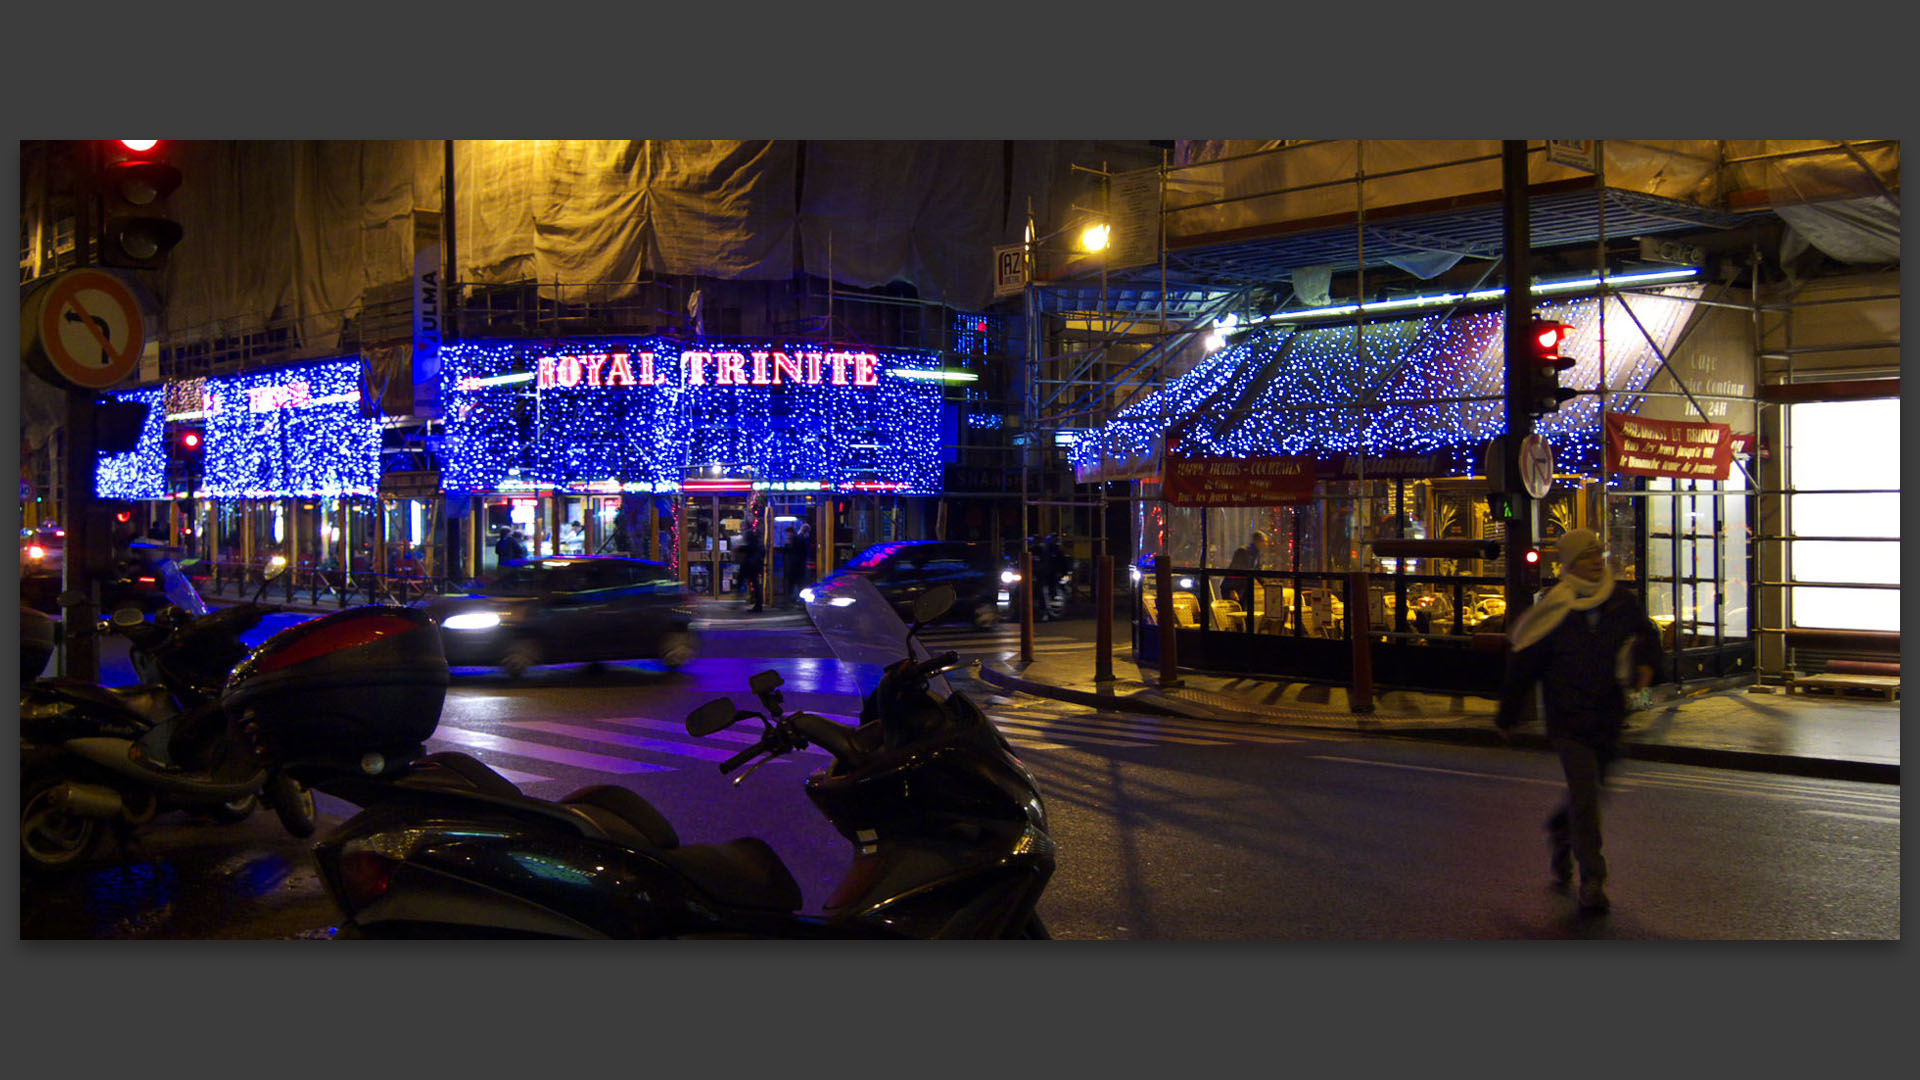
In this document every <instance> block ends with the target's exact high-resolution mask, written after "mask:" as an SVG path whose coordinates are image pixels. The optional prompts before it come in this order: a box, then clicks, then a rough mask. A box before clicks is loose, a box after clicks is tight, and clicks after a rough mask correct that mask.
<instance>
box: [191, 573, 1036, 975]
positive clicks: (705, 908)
mask: <svg viewBox="0 0 1920 1080" xmlns="http://www.w3.org/2000/svg"><path fill="white" fill-rule="evenodd" d="M870 589H871V586H870V585H869V590H870ZM953 599H954V595H953V590H952V589H951V588H950V587H941V588H938V589H934V590H930V591H929V592H928V593H927V594H925V595H923V596H922V597H921V598H920V600H919V601H918V602H917V603H916V604H915V607H914V618H915V624H914V626H913V628H912V629H907V628H906V626H905V624H904V623H902V622H901V621H900V619H899V617H898V616H897V615H895V614H893V613H892V609H891V608H890V607H889V606H888V605H887V604H886V603H885V602H884V601H882V600H881V598H880V596H879V594H878V593H877V592H875V593H873V594H872V596H871V597H870V598H868V599H867V602H866V603H865V604H861V603H860V601H858V600H856V602H855V605H854V606H857V607H861V608H862V611H863V612H864V613H865V614H866V615H869V616H879V617H880V618H883V619H888V620H891V624H892V626H893V627H895V628H897V629H898V630H905V631H906V634H905V643H904V649H905V651H906V652H907V655H906V657H905V658H901V653H902V651H903V643H902V639H901V637H900V635H899V634H898V633H897V632H896V633H894V634H893V635H891V641H892V644H891V646H890V647H888V646H887V645H886V644H885V642H884V641H882V642H875V641H874V640H873V639H872V637H871V635H870V634H865V635H863V634H858V633H855V634H847V635H842V636H841V638H840V640H841V641H842V642H847V641H857V642H859V643H860V644H859V645H858V647H859V648H861V649H864V650H866V652H867V655H871V654H872V653H874V652H876V651H878V650H881V649H886V651H888V652H889V653H890V656H889V660H890V661H891V663H890V665H889V666H888V667H887V669H886V672H885V674H884V676H883V677H882V679H881V680H880V683H879V685H877V686H876V687H874V689H873V691H872V692H871V693H869V694H868V695H867V696H866V698H865V700H864V701H863V703H862V706H861V716H860V719H861V723H860V726H859V727H858V728H849V727H847V726H845V725H843V724H840V723H838V722H836V721H833V720H830V719H828V718H826V717H823V716H817V715H814V714H812V713H807V712H787V711H785V710H784V709H783V708H782V700H781V694H780V684H781V680H780V676H779V675H778V674H777V673H775V672H772V671H768V672H763V673H761V674H759V675H757V676H754V677H753V678H752V679H751V680H750V686H751V688H752V690H753V692H754V694H755V696H756V697H758V698H759V700H760V702H761V704H762V705H763V706H764V709H765V711H764V712H748V711H743V710H739V709H736V708H735V706H734V704H733V702H732V701H730V700H729V699H726V698H721V699H718V700H715V701H713V702H710V703H708V704H707V705H705V706H703V707H701V708H700V709H697V710H695V711H694V713H693V714H692V715H691V716H689V717H688V718H687V731H688V733H689V734H692V735H696V736H703V735H710V734H713V733H715V732H717V731H720V730H721V729H723V728H726V727H729V726H731V725H733V724H734V723H737V722H739V721H742V720H746V719H750V718H751V719H757V720H759V721H760V722H761V724H762V733H761V736H760V738H759V740H758V741H757V742H756V743H754V744H753V745H752V746H750V747H748V748H747V749H745V750H742V751H741V752H740V753H738V754H736V755H734V756H733V757H732V758H730V759H728V760H727V761H724V762H722V763H721V764H720V770H721V772H722V773H731V772H734V771H736V770H738V769H740V768H742V767H744V766H746V765H747V764H748V763H749V762H752V761H753V760H754V759H755V758H759V759H761V760H760V761H759V762H757V763H755V764H754V766H753V768H752V769H748V770H747V772H745V773H741V774H740V776H738V777H737V778H736V779H735V780H734V783H735V784H736V785H738V784H739V783H740V782H741V781H743V780H744V779H745V778H746V777H747V776H748V775H751V773H752V772H753V771H754V770H755V769H757V768H758V767H759V765H760V764H764V763H765V762H766V761H769V760H772V759H774V758H775V757H778V756H780V755H783V754H788V753H791V752H793V751H795V750H798V749H801V748H804V747H806V746H809V745H816V746H819V747H821V748H823V749H825V750H827V751H828V752H829V753H830V754H831V755H832V757H833V764H832V765H831V766H830V767H829V768H827V769H825V770H823V771H820V772H816V773H814V774H813V775H812V776H810V777H808V778H807V779H806V781H805V786H806V792H807V795H808V797H809V798H810V799H811V800H812V801H813V803H814V805H815V806H816V807H817V808H818V809H819V810H820V811H821V813H823V814H824V815H825V816H826V817H827V819H828V820H829V821H831V822H832V823H833V825H834V827H835V828H836V829H837V830H838V831H839V832H840V833H841V835H843V836H845V837H846V838H847V840H848V841H849V842H850V843H851V844H852V845H853V846H854V853H853V858H852V863H851V865H850V866H849V867H848V870H847V873H846V875H845V877H844V879H843V880H842V881H841V883H840V885H839V887H838V888H837V889H836V890H835V891H834V893H833V894H832V896H831V897H830V898H829V899H828V900H827V901H826V904H825V906H824V910H823V912H822V913H820V914H817V915H816V914H801V913H800V910H799V909H800V907H801V905H802V902H803V901H802V896H801V891H800V887H799V885H798V884H797V883H796V882H795V880H794V877H793V875H792V873H791V872H790V871H789V870H788V868H787V867H786V865H785V864H784V863H783V862H782V861H781V859H780V857H779V855H777V854H776V853H775V852H774V851H773V849H772V848H770V847H768V846H767V844H765V843H764V842H763V841H761V840H759V839H756V838H751V837H749V838H743V839H738V840H733V841H730V842H727V843H719V844H682V843H681V842H680V839H679V836H678V834H677V832H676V830H675V829H674V828H673V826H672V825H671V824H670V823H669V822H668V821H667V819H666V818H665V817H664V816H663V815H662V814H661V813H660V812H659V811H658V810H656V809H655V808H654V807H653V806H652V805H651V804H649V803H648V802H647V800H646V799H645V798H643V797H642V796H640V795H639V794H637V793H635V792H633V791H631V790H629V789H627V788H624V787H618V786H615V785H609V784H599V785H594V786H591V787H587V788H583V789H581V790H579V791H576V792H574V793H573V794H571V795H568V796H566V797H565V798H563V799H561V800H559V801H558V802H549V801H547V800H543V799H536V798H532V797H529V796H527V795H524V794H522V793H521V792H520V791H519V789H517V788H516V787H515V786H514V785H513V784H512V783H510V782H508V781H507V780H506V779H504V778H503V777H501V776H500V775H499V774H498V773H495V772H494V771H493V770H491V769H489V768H488V767H487V766H486V765H484V764H482V763H481V762H479V761H478V760H475V759H474V758H472V757H469V756H467V755H465V754H457V753H436V754H429V755H427V756H425V757H422V758H419V759H418V760H413V761H410V762H407V763H405V764H396V763H395V759H394V757H393V754H395V753H396V752H398V753H404V752H406V747H405V743H406V741H407V740H408V739H410V738H417V739H419V740H422V741H424V739H425V738H426V736H427V734H430V733H431V725H424V730H423V725H419V724H417V723H415V724H414V726H413V727H412V729H411V730H384V729H381V728H379V727H378V726H376V725H365V726H363V729H362V731H363V735H362V741H361V742H359V743H354V742H343V741H341V740H338V739H332V740H320V739H316V738H314V737H313V735H312V734H311V733H308V734H304V735H303V734H299V733H290V731H289V730H288V729H289V728H290V727H291V726H292V725H293V724H295V723H296V722H297V718H296V716H295V715H294V710H293V709H292V704H293V703H292V701H291V700H290V699H286V698H284V696H281V695H275V694H272V693H266V692H263V691H264V690H265V688H264V687H254V686H252V685H250V684H251V682H252V680H251V679H250V677H249V672H248V670H247V669H246V668H243V669H242V670H240V671H236V672H235V674H234V678H233V680H232V681H231V682H230V683H229V686H228V697H229V699H230V700H232V701H234V707H237V708H242V709H249V710H251V712H250V715H251V720H250V721H249V722H250V723H251V724H253V725H255V729H256V730H258V731H259V732H260V735H261V738H262V741H263V745H266V746H268V747H269V748H270V749H269V751H268V752H269V755H270V756H273V755H274V754H275V753H276V751H275V750H274V749H271V748H272V747H274V746H275V745H276V742H277V743H278V745H279V750H278V751H277V753H280V754H285V755H287V757H286V759H285V763H286V768H287V769H288V770H289V771H292V772H294V773H295V774H296V775H300V776H301V777H302V778H303V779H304V780H306V781H307V782H309V783H311V784H312V785H313V786H314V787H316V788H317V789H319V790H321V791H325V792H327V793H328V794H332V795H337V796H339V797H341V798H344V799H346V800H348V801H349V802H352V803H354V804H356V805H358V806H362V807H364V809H363V810H362V811H361V812H360V813H359V814H358V815H356V816H355V817H353V818H352V819H350V820H348V821H346V822H345V823H343V824H342V825H341V826H340V827H339V828H338V829H337V830H335V831H334V832H333V833H332V834H331V835H329V836H328V837H327V838H326V839H325V840H323V841H322V842H321V843H320V844H319V845H318V846H317V847H316V848H315V853H316V855H317V857H318V860H319V864H320V871H321V879H322V881H323V882H324V883H325V885H326V888H327V890H328V892H329V894H330V895H331V896H332V898H333V900H334V902H335V903H336V905H337V906H338V907H339V909H340V911H341V913H342V915H343V916H344V922H343V925H342V930H343V931H344V932H348V933H354V934H358V935H362V936H369V937H429V936H431V937H495V936H502V937H504V936H516V937H517V936H530V937H562V938H635V937H690V938H701V937H753V938H838V937H859V938H998V937H1013V938H1021V937H1024V938H1044V937H1046V936H1047V934H1046V930H1045V928H1044V927H1043V926H1042V924H1041V922H1040V918H1039V916H1038V915H1037V914H1035V911H1034V908H1035V905H1036V903H1037V902H1038V901H1039V899H1040V895H1041V892H1042V890H1043V889H1044V888H1045V887H1046V884H1047V881H1048V879H1049V878H1050V876H1051V875H1052V873H1053V866H1054V844H1053V841H1052V840H1051V839H1050V838H1049V836H1048V835H1047V816H1046V810H1045V807H1044V805H1043V803H1042V800H1041V797H1040V793H1039V790H1038V788H1037V787H1036V785H1035V783H1034V781H1033V778H1032V776H1031V775H1029V774H1028V772H1027V770H1026V769H1025V767H1024V766H1022V765H1021V763H1020V762H1019V760H1018V759H1017V758H1016V757H1015V756H1014V754H1013V752H1012V749H1011V748H1010V747H1009V746H1008V744H1007V742H1006V740H1005V739H1004V738H1003V737H1002V736H1001V735H1000V733H999V731H998V730H996V729H995V728H994V726H993V725H992V723H991V722H989V721H988V720H987V718H986V717H985V715H984V714H982V713H981V712H980V710H979V709H978V708H977V707H975V706H974V705H973V703H972V702H970V701H968V700H967V699H966V698H965V697H964V696H963V695H961V694H959V693H957V692H953V691H952V690H951V688H948V687H946V686H945V680H944V679H943V678H941V676H943V675H944V674H945V673H946V672H948V671H951V670H954V669H955V668H956V667H957V666H958V661H957V660H956V658H955V657H954V655H953V654H952V653H948V654H946V655H944V656H941V657H938V658H934V659H926V658H923V657H921V656H916V655H915V654H914V652H913V651H912V650H913V648H914V646H915V644H916V643H915V641H914V638H913V635H914V633H915V632H916V631H917V630H918V629H919V627H920V625H921V624H923V623H925V622H927V621H929V620H931V619H933V618H936V617H938V616H939V615H941V614H943V613H944V611H945V609H946V608H947V607H949V606H951V605H952V603H953ZM329 618H333V616H329ZM341 636H342V639H343V640H344V639H345V636H346V635H345V634H344V633H343V634H342V635H341ZM385 640H387V641H389V642H393V643H395V644H396V647H400V648H408V649H412V650H414V651H415V652H416V653H418V652H419V651H420V650H422V649H424V648H425V647H427V645H428V642H429V641H437V639H435V638H432V637H431V635H429V636H428V637H427V638H425V639H418V640H414V641H412V642H408V641H407V640H406V635H404V634H397V633H396V634H389V635H387V637H386V638H385ZM829 640H834V638H833V637H830V638H829ZM273 646H274V643H273V642H269V643H268V644H267V645H265V646H262V648H261V649H260V650H258V651H257V652H256V653H255V656H254V657H253V659H251V660H249V661H248V664H249V665H255V664H260V663H262V662H263V661H265V662H270V659H269V658H270V657H271V654H272V652H273V651H274V649H273ZM835 651H836V653H839V652H840V651H841V646H840V645H839V644H836V646H835ZM922 651H924V650H922ZM365 652H366V650H363V653H365ZM843 658H845V657H844V656H843ZM372 659H373V658H372V657H371V654H370V653H368V654H367V660H366V661H363V662H362V663H360V664H359V665H358V666H357V667H356V666H354V665H348V664H341V665H338V666H337V670H338V672H339V674H340V675H342V676H343V677H344V676H346V675H348V674H349V672H352V671H359V672H361V673H364V672H365V671H369V670H386V671H392V670H394V669H395V668H396V666H397V665H395V664H393V663H386V664H384V665H381V664H375V663H373V662H372ZM419 666H420V668H421V669H422V670H425V669H426V668H427V667H429V666H430V665H429V664H428V663H426V662H424V661H423V662H422V663H421V664H420V665H419ZM442 669H443V670H444V663H443V665H442ZM305 685H308V686H312V685H314V682H313V680H312V679H311V678H309V679H308V681H307V682H306V684H305ZM440 685H441V686H443V687H444V682H442V683H441V684H440ZM942 690H944V691H945V692H944V694H940V693H937V691H942ZM238 698H245V699H247V701H246V702H245V703H242V702H241V701H238V700H235V699H238ZM435 711H436V713H437V705H436V709H435ZM363 719H364V718H363ZM379 743H384V745H376V744H379ZM302 749H304V750H305V752H306V754H307V758H306V760H305V761H302V760H300V759H299V757H298V756H297V755H298V754H299V753H300V752H301V750H302ZM276 760H278V759H276ZM350 763H357V768H354V767H352V765H351V764H350Z"/></svg>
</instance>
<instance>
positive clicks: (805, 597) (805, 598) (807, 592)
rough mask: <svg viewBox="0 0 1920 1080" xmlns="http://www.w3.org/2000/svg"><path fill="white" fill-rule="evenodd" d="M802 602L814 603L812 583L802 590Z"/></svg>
mask: <svg viewBox="0 0 1920 1080" xmlns="http://www.w3.org/2000/svg"><path fill="white" fill-rule="evenodd" d="M800 602H801V603H803V604H811V603H813V587H812V586H811V585H809V586H808V587H806V588H804V589H801V590H800Z"/></svg>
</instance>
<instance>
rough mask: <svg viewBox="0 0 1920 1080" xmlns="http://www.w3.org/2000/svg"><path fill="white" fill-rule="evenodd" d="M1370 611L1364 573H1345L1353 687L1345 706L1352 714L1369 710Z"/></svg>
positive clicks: (1370, 681)
mask: <svg viewBox="0 0 1920 1080" xmlns="http://www.w3.org/2000/svg"><path fill="white" fill-rule="evenodd" d="M1372 616H1373V612H1372V589H1371V588H1370V587H1369V586H1368V584H1367V572H1366V571H1365V570H1354V571H1350V572H1349V573H1348V574H1347V639H1348V640H1349V641H1351V642H1352V643H1353V686H1352V688H1351V689H1350V690H1348V692H1347V707H1348V708H1349V709H1350V710H1352V711H1353V712H1357V713H1370V712H1372V711H1373V625H1372V624H1373V618H1372Z"/></svg>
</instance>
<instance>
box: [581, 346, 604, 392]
mask: <svg viewBox="0 0 1920 1080" xmlns="http://www.w3.org/2000/svg"><path fill="white" fill-rule="evenodd" d="M586 362H587V385H588V386H599V385H600V369H601V368H603V367H605V366H606V364H607V354H606V353H594V354H593V355H592V356H589V357H587V358H586Z"/></svg>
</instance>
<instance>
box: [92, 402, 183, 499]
mask: <svg viewBox="0 0 1920 1080" xmlns="http://www.w3.org/2000/svg"><path fill="white" fill-rule="evenodd" d="M113 397H114V399H115V400H118V401H138V402H142V403H144V404H145V405H146V406H147V422H146V424H145V425H144V426H142V427H141V429H140V442H139V444H138V445H136V446H135V447H134V448H133V449H132V450H129V451H127V452H126V453H124V454H101V455H100V457H99V460H98V464H97V466H96V468H95V471H94V475H93V491H94V495H95V496H96V497H97V498H102V499H164V498H166V497H167V490H166V489H167V483H166V479H167V449H166V444H165V443H163V442H162V441H161V429H162V426H163V425H164V424H165V423H166V417H165V416H164V415H162V413H163V410H162V408H161V391H160V389H159V388H158V387H155V388H153V389H150V390H132V391H128V392H126V393H120V394H114V395H113Z"/></svg>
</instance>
